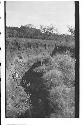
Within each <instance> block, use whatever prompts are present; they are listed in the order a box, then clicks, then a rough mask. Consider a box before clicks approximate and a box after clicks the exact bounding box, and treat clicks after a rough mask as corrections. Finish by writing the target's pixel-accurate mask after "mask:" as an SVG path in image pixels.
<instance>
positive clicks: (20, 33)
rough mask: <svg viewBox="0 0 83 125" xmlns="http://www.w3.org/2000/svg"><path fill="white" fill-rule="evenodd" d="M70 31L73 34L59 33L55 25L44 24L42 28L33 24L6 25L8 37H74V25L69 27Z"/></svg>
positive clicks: (50, 38) (51, 38)
mask: <svg viewBox="0 0 83 125" xmlns="http://www.w3.org/2000/svg"><path fill="white" fill-rule="evenodd" d="M68 31H69V32H71V35H67V34H59V33H58V32H57V29H56V28H55V27H54V26H53V25H50V26H46V27H45V26H42V25H40V28H36V27H34V26H33V25H32V24H28V25H25V26H20V27H10V26H9V27H8V26H7V27H6V38H8V37H18V38H32V39H46V40H58V39H59V40H60V38H62V39H64V38H66V39H68V38H70V37H74V30H73V28H72V27H68Z"/></svg>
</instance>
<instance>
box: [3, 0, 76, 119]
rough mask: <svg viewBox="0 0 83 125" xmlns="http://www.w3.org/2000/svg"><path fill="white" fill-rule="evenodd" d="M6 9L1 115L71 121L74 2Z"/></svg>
mask: <svg viewBox="0 0 83 125" xmlns="http://www.w3.org/2000/svg"><path fill="white" fill-rule="evenodd" d="M5 7H6V26H5V28H6V41H5V47H6V48H5V49H6V81H5V85H6V98H5V100H6V105H5V117H6V118H75V62H76V59H75V2H73V1H71V2H70V1H68V2H67V1H64V2H63V1H62V2H60V1H59V2H58V1H56V2H55V1H54V2H53V1H52V2H51V1H49V2H45V1H42V2H40V1H34V2H33V1H26V2H24V1H19V2H17V1H16V2H15V1H14V2H13V1H7V2H6V3H5Z"/></svg>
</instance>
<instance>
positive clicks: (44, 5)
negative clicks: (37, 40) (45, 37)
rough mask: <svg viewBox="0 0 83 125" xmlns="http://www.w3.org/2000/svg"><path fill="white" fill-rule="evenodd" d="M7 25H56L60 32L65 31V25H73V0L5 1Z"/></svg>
mask: <svg viewBox="0 0 83 125" xmlns="http://www.w3.org/2000/svg"><path fill="white" fill-rule="evenodd" d="M6 24H7V26H21V25H26V24H33V25H35V26H39V25H46V26H47V25H50V24H53V25H54V26H56V28H57V29H58V31H59V32H60V33H67V30H68V29H67V25H70V26H73V27H74V25H75V6H74V2H73V1H62V2H61V1H58V2H57V1H47V2H45V1H26V2H25V1H19V2H17V1H14V2H13V1H10V2H9V1H7V2H6Z"/></svg>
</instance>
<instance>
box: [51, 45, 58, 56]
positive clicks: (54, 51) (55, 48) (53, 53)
mask: <svg viewBox="0 0 83 125" xmlns="http://www.w3.org/2000/svg"><path fill="white" fill-rule="evenodd" d="M56 52H57V46H56V44H55V47H54V49H53V51H52V54H51V56H53V55H55V54H56Z"/></svg>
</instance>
